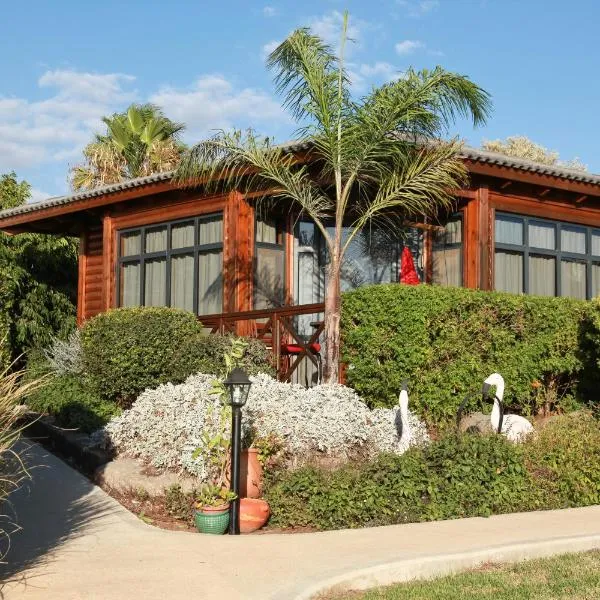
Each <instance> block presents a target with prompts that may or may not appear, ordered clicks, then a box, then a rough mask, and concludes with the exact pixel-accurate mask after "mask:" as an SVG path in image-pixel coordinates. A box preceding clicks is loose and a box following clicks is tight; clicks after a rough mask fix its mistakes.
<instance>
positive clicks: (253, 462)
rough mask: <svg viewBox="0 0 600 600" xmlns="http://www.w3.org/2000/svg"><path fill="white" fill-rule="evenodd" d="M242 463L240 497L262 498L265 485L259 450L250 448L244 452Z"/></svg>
mask: <svg viewBox="0 0 600 600" xmlns="http://www.w3.org/2000/svg"><path fill="white" fill-rule="evenodd" d="M241 458H242V460H241V464H240V497H241V498H260V497H261V496H262V486H263V468H262V465H261V464H260V461H259V460H258V450H257V449H256V448H249V449H248V450H244V451H243V452H242V457H241Z"/></svg>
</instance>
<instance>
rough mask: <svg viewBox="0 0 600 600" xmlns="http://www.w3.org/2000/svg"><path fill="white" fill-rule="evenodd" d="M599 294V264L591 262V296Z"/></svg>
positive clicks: (595, 296) (594, 296)
mask: <svg viewBox="0 0 600 600" xmlns="http://www.w3.org/2000/svg"><path fill="white" fill-rule="evenodd" d="M598 296H600V264H599V263H592V298H597V297H598Z"/></svg>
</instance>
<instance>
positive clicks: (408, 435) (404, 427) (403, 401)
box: [398, 381, 413, 448]
mask: <svg viewBox="0 0 600 600" xmlns="http://www.w3.org/2000/svg"><path fill="white" fill-rule="evenodd" d="M398 403H399V404H400V440H401V442H402V444H405V445H406V447H407V448H408V447H409V446H411V445H412V441H413V439H412V428H411V426H410V420H409V418H408V387H407V385H406V381H403V382H402V389H401V390H400V398H399V402H398Z"/></svg>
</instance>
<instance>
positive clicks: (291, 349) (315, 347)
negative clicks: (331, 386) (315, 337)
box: [281, 342, 323, 387]
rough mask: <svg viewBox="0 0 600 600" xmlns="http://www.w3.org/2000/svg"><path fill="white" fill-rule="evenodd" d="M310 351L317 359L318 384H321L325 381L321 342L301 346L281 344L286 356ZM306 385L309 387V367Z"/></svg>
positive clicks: (299, 354)
mask: <svg viewBox="0 0 600 600" xmlns="http://www.w3.org/2000/svg"><path fill="white" fill-rule="evenodd" d="M309 352H310V354H312V355H313V356H314V357H315V358H316V359H317V384H318V385H320V384H321V382H322V381H323V360H322V358H321V344H319V343H318V342H314V343H313V344H307V345H306V346H301V345H300V344H283V345H282V346H281V354H282V355H284V356H289V357H293V356H301V355H303V354H304V355H307V354H308V353H309ZM306 387H308V369H307V370H306Z"/></svg>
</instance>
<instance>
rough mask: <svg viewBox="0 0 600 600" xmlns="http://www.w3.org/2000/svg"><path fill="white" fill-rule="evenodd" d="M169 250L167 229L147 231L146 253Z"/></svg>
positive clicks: (160, 228)
mask: <svg viewBox="0 0 600 600" xmlns="http://www.w3.org/2000/svg"><path fill="white" fill-rule="evenodd" d="M166 249H167V228H166V227H157V228H156V229H148V230H147V231H146V252H163V251H164V250H166Z"/></svg>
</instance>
